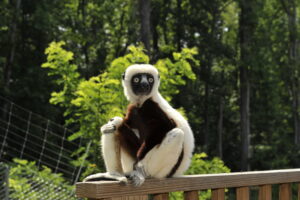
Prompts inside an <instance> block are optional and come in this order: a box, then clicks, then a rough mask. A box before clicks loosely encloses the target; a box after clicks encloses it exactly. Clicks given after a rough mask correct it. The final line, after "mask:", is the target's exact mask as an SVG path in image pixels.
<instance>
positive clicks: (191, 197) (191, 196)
mask: <svg viewBox="0 0 300 200" xmlns="http://www.w3.org/2000/svg"><path fill="white" fill-rule="evenodd" d="M183 197H184V200H196V199H199V192H198V191H197V190H196V191H185V192H184V193H183Z"/></svg>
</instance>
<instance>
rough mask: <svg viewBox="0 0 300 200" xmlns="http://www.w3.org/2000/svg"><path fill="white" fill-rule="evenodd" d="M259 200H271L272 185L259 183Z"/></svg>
mask: <svg viewBox="0 0 300 200" xmlns="http://www.w3.org/2000/svg"><path fill="white" fill-rule="evenodd" d="M258 199H259V200H272V185H261V186H260V187H259V194H258Z"/></svg>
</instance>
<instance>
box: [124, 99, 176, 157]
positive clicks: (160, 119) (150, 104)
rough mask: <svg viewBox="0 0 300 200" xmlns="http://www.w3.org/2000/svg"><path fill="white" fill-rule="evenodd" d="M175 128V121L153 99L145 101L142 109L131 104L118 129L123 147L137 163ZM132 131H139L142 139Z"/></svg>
mask: <svg viewBox="0 0 300 200" xmlns="http://www.w3.org/2000/svg"><path fill="white" fill-rule="evenodd" d="M175 127H176V124H175V122H174V121H173V119H170V118H169V117H168V115H167V114H166V113H165V112H164V111H163V110H162V109H161V108H160V107H159V105H158V104H157V103H156V102H154V101H153V100H152V99H148V100H147V101H145V102H144V104H143V105H142V107H137V106H135V105H132V104H131V105H129V106H128V108H127V114H126V116H125V118H124V120H123V123H122V125H121V126H120V127H119V129H118V131H119V137H120V142H121V146H122V148H123V149H126V151H127V152H128V153H129V154H130V155H131V156H132V157H133V158H136V159H137V161H139V160H142V159H143V158H144V157H145V155H146V154H147V153H148V152H149V151H150V150H151V149H152V148H153V147H154V146H155V145H157V144H160V143H161V142H162V140H163V139H164V137H165V136H166V134H167V133H168V132H169V131H170V130H172V129H173V128H175ZM131 129H137V130H138V131H139V134H140V138H138V137H137V136H136V135H135V134H134V132H133V131H132V130H131Z"/></svg>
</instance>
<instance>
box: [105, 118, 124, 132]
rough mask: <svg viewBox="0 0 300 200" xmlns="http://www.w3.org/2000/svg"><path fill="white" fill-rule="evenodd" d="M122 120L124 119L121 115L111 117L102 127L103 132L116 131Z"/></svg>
mask: <svg viewBox="0 0 300 200" xmlns="http://www.w3.org/2000/svg"><path fill="white" fill-rule="evenodd" d="M122 122H123V119H122V118H121V117H114V118H111V119H110V120H109V121H108V122H107V124H105V125H103V126H102V127H101V132H102V133H103V134H109V133H114V132H115V131H116V130H117V128H118V127H119V126H120V125H121V123H122Z"/></svg>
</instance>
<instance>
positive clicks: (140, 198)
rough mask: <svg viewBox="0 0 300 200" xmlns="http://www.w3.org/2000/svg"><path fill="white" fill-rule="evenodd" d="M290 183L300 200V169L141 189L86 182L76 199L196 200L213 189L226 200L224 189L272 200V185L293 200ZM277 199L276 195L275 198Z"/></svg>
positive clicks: (153, 182)
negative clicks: (180, 196)
mask: <svg viewBox="0 0 300 200" xmlns="http://www.w3.org/2000/svg"><path fill="white" fill-rule="evenodd" d="M291 183H296V184H297V195H298V196H297V199H298V200H300V184H298V183H300V169H287V170H271V171H257V172H241V173H227V174H207V175H190V176H182V177H178V178H168V179H161V180H157V179H147V180H146V181H145V183H144V184H143V185H142V186H140V187H134V186H132V185H130V184H129V185H122V184H120V183H118V182H113V181H105V182H103V181H102V182H85V183H77V184H76V194H77V197H85V198H88V199H106V200H116V199H118V200H148V199H149V198H148V195H149V194H151V195H152V199H155V200H166V199H168V196H169V192H175V191H183V192H184V199H185V200H196V199H198V194H199V192H201V191H204V190H208V189H211V190H212V200H224V199H225V195H226V194H225V189H226V188H235V189H236V199H237V200H248V199H249V193H250V192H249V191H250V189H249V188H250V187H253V186H257V187H258V188H259V193H258V198H257V199H259V200H271V199H272V185H275V184H279V194H278V196H279V198H276V199H279V200H291V199H292V189H291ZM273 195H274V194H273Z"/></svg>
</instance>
